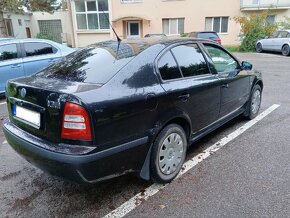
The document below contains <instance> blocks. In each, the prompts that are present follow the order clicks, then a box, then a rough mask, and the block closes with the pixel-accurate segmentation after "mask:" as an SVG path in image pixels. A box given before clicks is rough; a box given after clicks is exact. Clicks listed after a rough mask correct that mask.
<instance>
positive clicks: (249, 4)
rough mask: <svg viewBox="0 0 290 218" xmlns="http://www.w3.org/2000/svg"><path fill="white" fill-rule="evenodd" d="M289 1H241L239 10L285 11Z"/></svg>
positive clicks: (289, 4)
mask: <svg viewBox="0 0 290 218" xmlns="http://www.w3.org/2000/svg"><path fill="white" fill-rule="evenodd" d="M287 8H290V0H241V10H264V9H287Z"/></svg>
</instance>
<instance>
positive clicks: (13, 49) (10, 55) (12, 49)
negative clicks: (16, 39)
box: [0, 44, 17, 61]
mask: <svg viewBox="0 0 290 218" xmlns="http://www.w3.org/2000/svg"><path fill="white" fill-rule="evenodd" d="M15 58H17V46H16V44H9V45H2V46H0V61H5V60H9V59H15Z"/></svg>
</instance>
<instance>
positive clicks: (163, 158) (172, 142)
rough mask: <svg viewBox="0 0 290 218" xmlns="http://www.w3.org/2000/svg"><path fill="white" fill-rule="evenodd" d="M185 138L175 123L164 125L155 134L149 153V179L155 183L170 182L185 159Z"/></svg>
mask: <svg viewBox="0 0 290 218" xmlns="http://www.w3.org/2000/svg"><path fill="white" fill-rule="evenodd" d="M186 149H187V139H186V135H185V132H184V130H183V128H182V127H181V126H180V125H177V124H170V125H168V126H166V127H165V128H164V129H163V130H162V131H161V132H160V133H159V135H158V136H157V138H156V140H155V142H154V144H153V147H152V155H151V164H150V170H151V179H152V181H153V182H157V183H168V182H171V181H172V180H173V179H174V178H175V177H176V176H177V175H178V173H179V171H180V170H181V167H182V164H183V162H184V160H185V156H186Z"/></svg>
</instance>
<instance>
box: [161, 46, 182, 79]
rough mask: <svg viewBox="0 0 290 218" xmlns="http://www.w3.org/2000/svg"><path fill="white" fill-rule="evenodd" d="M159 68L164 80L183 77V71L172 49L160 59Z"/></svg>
mask: <svg viewBox="0 0 290 218" xmlns="http://www.w3.org/2000/svg"><path fill="white" fill-rule="evenodd" d="M158 69H159V72H160V75H161V77H162V79H163V80H171V79H178V78H181V73H180V71H179V69H178V66H177V64H176V61H175V60H174V58H173V56H172V54H171V51H168V52H166V53H165V54H164V55H163V56H162V57H161V58H160V60H159V61H158Z"/></svg>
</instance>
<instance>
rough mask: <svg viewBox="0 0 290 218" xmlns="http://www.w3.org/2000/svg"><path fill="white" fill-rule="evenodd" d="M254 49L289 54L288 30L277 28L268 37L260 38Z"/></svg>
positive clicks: (289, 40)
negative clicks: (277, 29)
mask: <svg viewBox="0 0 290 218" xmlns="http://www.w3.org/2000/svg"><path fill="white" fill-rule="evenodd" d="M256 51H257V52H259V53H260V52H263V51H274V52H282V54H283V55H284V56H289V55H290V30H279V31H277V32H274V33H273V34H272V35H271V36H270V37H266V38H265V39H261V40H259V41H258V42H257V43H256Z"/></svg>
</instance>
